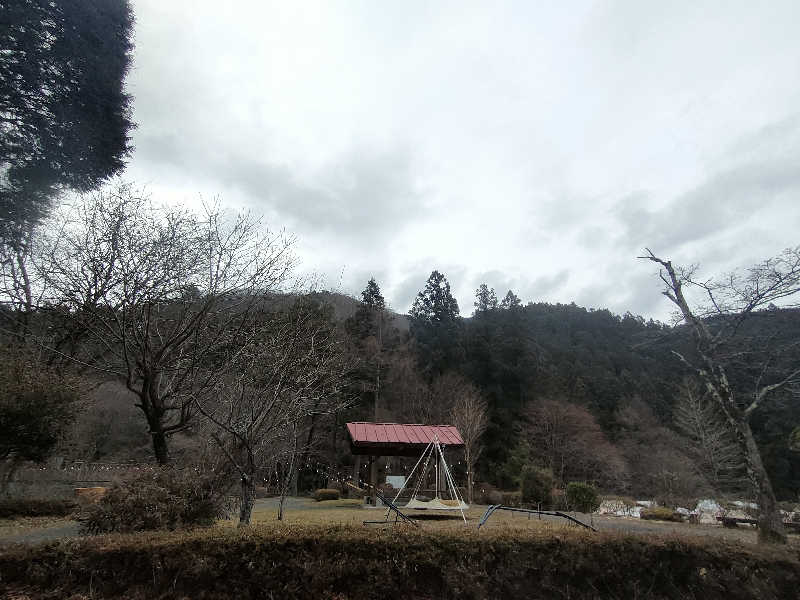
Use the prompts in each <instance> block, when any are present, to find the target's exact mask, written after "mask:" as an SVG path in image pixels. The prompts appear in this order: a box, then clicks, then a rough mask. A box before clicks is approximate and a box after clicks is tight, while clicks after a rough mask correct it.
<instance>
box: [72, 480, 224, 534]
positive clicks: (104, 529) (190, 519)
mask: <svg viewBox="0 0 800 600" xmlns="http://www.w3.org/2000/svg"><path fill="white" fill-rule="evenodd" d="M229 509H230V506H229V501H228V499H227V497H226V496H225V494H224V490H223V489H220V488H219V486H218V479H217V477H216V476H214V475H203V474H198V473H196V472H188V471H179V470H176V469H171V468H165V469H158V470H154V471H151V472H147V473H144V474H142V475H139V476H138V477H135V478H133V479H130V480H128V481H124V482H121V483H117V484H114V485H113V486H112V487H111V489H109V490H108V493H107V494H106V495H105V496H103V498H101V499H100V501H99V502H98V503H97V504H92V505H90V506H88V507H86V508H85V509H84V510H83V512H82V513H81V515H80V521H81V532H82V533H108V532H119V533H129V532H132V531H146V530H150V529H178V528H182V527H191V526H195V525H211V524H213V523H214V521H215V520H216V519H219V518H223V517H225V516H227V513H228V510H229Z"/></svg>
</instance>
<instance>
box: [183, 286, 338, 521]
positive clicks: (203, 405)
mask: <svg viewBox="0 0 800 600" xmlns="http://www.w3.org/2000/svg"><path fill="white" fill-rule="evenodd" d="M261 317H262V321H261V324H260V325H259V326H258V331H257V332H255V335H254V337H255V343H253V344H250V345H248V346H247V347H246V348H245V349H244V350H243V351H241V352H238V355H237V357H236V359H235V360H234V361H231V362H229V363H228V365H227V368H226V370H225V372H224V373H221V374H220V377H219V378H218V379H217V382H216V385H215V386H214V387H213V388H212V389H210V390H205V391H204V392H203V393H202V394H198V395H196V396H195V397H194V403H195V405H196V406H197V408H198V410H199V411H200V412H201V413H202V414H203V415H204V416H205V417H206V418H207V419H208V420H209V422H210V425H211V436H212V438H213V439H214V440H215V441H216V442H217V444H218V445H219V447H220V449H221V450H222V452H223V453H224V454H225V456H226V458H227V459H228V461H229V463H230V465H231V466H232V467H233V468H234V469H235V471H236V473H237V474H238V476H239V478H240V482H241V493H240V496H241V505H240V512H239V525H240V526H244V525H248V524H249V523H250V517H251V513H252V508H253V500H254V497H255V485H256V481H257V479H258V476H259V474H260V473H261V474H263V473H264V472H265V471H266V470H267V469H269V468H271V467H272V465H274V464H275V462H276V461H278V460H281V461H282V462H283V464H288V467H287V468H285V469H284V473H283V481H282V485H281V497H282V498H283V496H284V495H285V494H286V491H287V487H288V484H289V481H290V480H291V478H292V476H293V473H294V471H295V470H296V468H297V461H298V459H299V455H300V453H301V452H303V450H304V447H303V445H302V444H301V443H300V435H299V427H300V426H301V424H303V423H304V422H305V421H306V420H309V419H313V418H314V417H315V416H316V415H320V414H328V413H330V412H332V411H334V410H341V409H342V408H344V407H345V405H346V399H345V397H344V396H343V394H342V388H343V387H344V385H345V384H346V382H347V376H348V373H349V370H350V366H349V364H348V361H347V359H346V356H345V355H344V354H343V352H342V343H341V342H340V341H339V340H338V339H337V337H336V332H335V328H334V326H333V325H332V324H331V323H330V322H329V321H328V320H326V319H323V318H321V317H320V314H319V311H318V308H317V307H315V306H313V305H311V304H310V303H308V302H306V301H304V300H303V299H301V300H300V301H298V303H297V304H296V305H295V306H294V307H292V308H291V309H289V310H287V311H285V312H282V313H271V314H263V315H261ZM282 512H283V503H282V502H281V509H280V513H279V518H280V517H281V516H282Z"/></svg>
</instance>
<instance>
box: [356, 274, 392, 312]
mask: <svg viewBox="0 0 800 600" xmlns="http://www.w3.org/2000/svg"><path fill="white" fill-rule="evenodd" d="M361 301H362V302H363V304H364V306H366V307H369V308H373V309H379V310H383V309H384V308H386V303H385V301H384V299H383V295H382V294H381V288H380V287H378V282H376V281H375V278H374V277H370V278H369V281H368V282H367V287H366V288H364V291H363V292H361Z"/></svg>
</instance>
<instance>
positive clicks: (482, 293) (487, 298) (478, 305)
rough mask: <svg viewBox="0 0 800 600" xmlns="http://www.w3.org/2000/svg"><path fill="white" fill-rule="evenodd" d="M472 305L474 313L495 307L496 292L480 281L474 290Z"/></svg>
mask: <svg viewBox="0 0 800 600" xmlns="http://www.w3.org/2000/svg"><path fill="white" fill-rule="evenodd" d="M474 306H475V314H476V315H478V314H479V313H485V312H486V311H489V310H494V309H495V308H497V294H495V293H494V288H491V289H490V288H489V287H488V286H487V285H486V284H485V283H482V284H481V285H480V287H479V288H478V289H477V290H475V304H474Z"/></svg>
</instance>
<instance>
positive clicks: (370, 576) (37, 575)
mask: <svg viewBox="0 0 800 600" xmlns="http://www.w3.org/2000/svg"><path fill="white" fill-rule="evenodd" d="M490 523H491V522H490ZM387 565H392V568H387ZM0 573H2V576H3V580H2V584H3V592H5V597H7V598H41V599H44V598H50V599H52V598H75V599H77V598H89V597H91V598H95V599H107V600H110V599H111V598H114V599H117V600H119V599H120V598H129V599H131V600H142V599H144V598H162V599H164V598H207V599H215V600H225V599H233V598H235V599H236V600H249V599H255V598H264V597H265V596H269V595H270V593H271V594H272V596H273V597H278V598H283V599H285V600H292V599H293V598H339V599H342V598H348V599H349V600H367V599H373V598H381V599H382V600H392V599H397V598H464V599H465V600H467V599H476V598H504V599H507V600H516V599H522V598H559V597H562V598H570V599H571V600H595V599H597V598H598V597H608V598H640V599H642V600H644V599H648V600H666V599H667V598H673V599H674V598H705V599H707V600H749V599H751V598H759V599H760V600H772V599H779V598H780V599H784V598H796V597H797V589H798V582H799V581H800V562H798V560H797V555H796V552H792V551H791V550H786V549H775V548H771V549H770V548H763V547H757V546H755V545H753V544H741V543H733V542H728V541H726V540H725V539H711V538H709V539H706V540H704V539H702V538H698V537H694V536H693V537H691V538H678V537H674V536H673V537H670V538H659V539H655V540H649V539H647V538H646V537H644V536H638V535H636V536H625V535H619V534H616V533H592V532H588V531H584V530H577V529H574V528H569V529H561V530H559V531H553V530H550V529H533V528H525V529H524V530H516V531H515V530H513V529H508V528H505V527H495V528H492V527H489V528H487V529H482V530H481V531H480V535H478V532H476V531H474V530H473V531H471V532H467V531H462V532H459V533H456V532H450V533H446V532H441V531H432V530H430V528H429V529H422V530H418V529H416V528H415V529H414V530H410V529H408V528H402V527H398V528H395V529H393V530H391V532H390V533H379V532H374V531H370V530H366V529H364V528H361V527H353V526H348V525H330V524H326V525H323V526H302V525H299V524H298V525H294V526H293V527H292V528H291V531H287V529H286V528H285V527H282V526H274V527H273V526H269V527H268V526H266V525H260V526H255V527H253V528H246V529H245V530H238V529H236V528H233V527H231V528H226V529H223V530H216V529H207V530H202V531H191V532H180V533H170V532H158V533H144V534H136V535H130V536H125V537H121V538H119V537H115V538H111V539H109V538H107V537H105V536H100V537H97V538H90V539H83V540H66V541H63V542H60V543H58V544H40V545H31V546H22V545H20V546H17V547H15V548H9V549H5V548H4V549H3V551H2V552H0ZM3 592H0V594H3Z"/></svg>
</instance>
